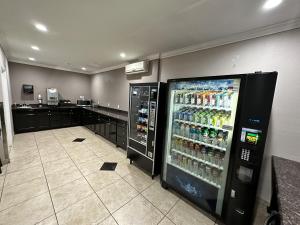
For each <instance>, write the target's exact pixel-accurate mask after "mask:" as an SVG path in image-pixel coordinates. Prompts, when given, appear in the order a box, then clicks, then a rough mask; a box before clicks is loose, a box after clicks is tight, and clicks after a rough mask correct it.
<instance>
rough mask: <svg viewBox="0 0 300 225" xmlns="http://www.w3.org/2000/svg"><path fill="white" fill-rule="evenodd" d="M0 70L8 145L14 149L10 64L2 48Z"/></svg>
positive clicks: (0, 50) (0, 51)
mask: <svg viewBox="0 0 300 225" xmlns="http://www.w3.org/2000/svg"><path fill="white" fill-rule="evenodd" d="M0 68H1V90H2V100H3V108H4V120H5V128H6V134H7V145H8V147H9V148H10V147H12V144H13V135H14V132H13V120H12V112H11V105H12V99H11V87H10V77H9V69H8V62H7V59H6V56H5V55H4V52H3V51H2V49H1V48H0ZM1 119H3V118H1Z"/></svg>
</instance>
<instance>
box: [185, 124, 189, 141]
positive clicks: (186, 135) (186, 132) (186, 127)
mask: <svg viewBox="0 0 300 225" xmlns="http://www.w3.org/2000/svg"><path fill="white" fill-rule="evenodd" d="M184 136H185V137H187V138H189V137H190V125H188V124H186V125H185V135H184Z"/></svg>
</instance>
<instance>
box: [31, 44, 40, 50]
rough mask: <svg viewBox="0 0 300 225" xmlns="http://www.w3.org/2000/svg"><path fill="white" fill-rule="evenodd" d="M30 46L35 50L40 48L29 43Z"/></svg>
mask: <svg viewBox="0 0 300 225" xmlns="http://www.w3.org/2000/svg"><path fill="white" fill-rule="evenodd" d="M31 48H32V49H33V50H35V51H39V50H40V48H39V47H38V46H36V45H31Z"/></svg>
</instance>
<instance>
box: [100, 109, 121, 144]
mask: <svg viewBox="0 0 300 225" xmlns="http://www.w3.org/2000/svg"><path fill="white" fill-rule="evenodd" d="M95 133H96V134H99V135H101V136H102V137H104V138H106V139H107V140H109V141H110V142H112V143H114V144H116V143H117V122H116V120H115V119H113V118H111V117H108V116H104V115H101V114H98V115H97V119H96V124H95Z"/></svg>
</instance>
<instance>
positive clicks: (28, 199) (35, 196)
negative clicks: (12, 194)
mask: <svg viewBox="0 0 300 225" xmlns="http://www.w3.org/2000/svg"><path fill="white" fill-rule="evenodd" d="M47 191H48V190H46V191H44V192H42V193H39V194H38V195H34V196H31V197H29V198H27V199H24V200H22V201H20V202H18V203H15V204H13V205H10V206H9V207H7V208H4V209H0V213H2V212H4V211H6V210H8V209H10V208H13V207H16V206H18V205H21V204H23V203H24V202H27V201H30V200H31V199H33V198H37V197H39V196H41V195H44V194H45V193H47Z"/></svg>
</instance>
